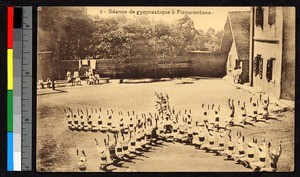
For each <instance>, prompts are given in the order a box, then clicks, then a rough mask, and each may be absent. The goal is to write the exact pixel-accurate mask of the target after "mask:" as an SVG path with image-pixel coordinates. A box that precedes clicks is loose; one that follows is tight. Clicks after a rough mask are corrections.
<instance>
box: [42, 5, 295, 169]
mask: <svg viewBox="0 0 300 177" xmlns="http://www.w3.org/2000/svg"><path fill="white" fill-rule="evenodd" d="M37 31H38V33H37V40H38V46H37V52H38V53H37V57H38V58H37V78H36V79H37V85H36V88H37V140H36V142H37V145H36V149H37V154H36V156H37V162H36V163H37V168H36V169H37V171H39V172H291V171H294V151H295V149H294V148H295V139H294V132H295V117H294V99H295V60H296V58H295V34H296V31H295V8H294V7H287V6H285V7H279V6H255V7H221V6H219V7H213V6H212V7H201V6H199V7H170V6H168V7H157V6H156V7H128V6H127V7H107V6H105V7H100V6H99V7H95V6H93V7H89V6H86V7H74V6H73V7H67V6H63V7H57V6H56V7H51V6H40V7H38V30H37Z"/></svg>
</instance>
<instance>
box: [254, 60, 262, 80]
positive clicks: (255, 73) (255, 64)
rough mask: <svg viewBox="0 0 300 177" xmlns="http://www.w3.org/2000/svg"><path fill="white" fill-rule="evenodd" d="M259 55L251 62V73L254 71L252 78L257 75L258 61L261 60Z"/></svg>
mask: <svg viewBox="0 0 300 177" xmlns="http://www.w3.org/2000/svg"><path fill="white" fill-rule="evenodd" d="M261 59H262V58H261V55H257V56H256V57H255V58H254V61H253V71H254V76H257V75H259V65H260V60H261Z"/></svg>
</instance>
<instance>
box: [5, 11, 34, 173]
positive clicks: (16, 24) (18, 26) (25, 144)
mask: <svg viewBox="0 0 300 177" xmlns="http://www.w3.org/2000/svg"><path fill="white" fill-rule="evenodd" d="M24 14H26V15H24ZM24 22H25V23H24ZM31 25H32V8H31V7H8V8H7V152H8V153H7V170H8V171H23V170H31V151H32V150H31V147H32V146H31V142H32V139H31V138H32V134H31V133H32V128H31V127H32V125H31V122H32V121H31V120H32V119H31V116H32V115H31V106H32V103H31V96H32V90H31V88H32V87H31V84H32V76H31V72H32V68H31V67H32V63H31V62H32V28H31ZM28 64H29V65H30V66H27V65H28ZM24 75H26V78H25V79H24ZM24 84H25V85H24ZM28 85H29V86H28ZM24 90H25V92H24ZM26 94H27V95H26ZM27 97H30V98H27ZM25 104H26V105H25ZM28 109H30V111H27V110H28ZM28 112H29V113H30V114H29V115H28ZM23 124H27V125H25V126H24V125H23ZM23 136H24V137H23Z"/></svg>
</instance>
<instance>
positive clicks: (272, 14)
mask: <svg viewBox="0 0 300 177" xmlns="http://www.w3.org/2000/svg"><path fill="white" fill-rule="evenodd" d="M275 22H276V8H275V7H269V11H268V25H270V27H271V26H272V25H274V24H275Z"/></svg>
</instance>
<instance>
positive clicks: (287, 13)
mask: <svg viewBox="0 0 300 177" xmlns="http://www.w3.org/2000/svg"><path fill="white" fill-rule="evenodd" d="M283 12H284V14H283V19H284V20H283V26H284V30H283V46H282V47H283V56H282V85H281V90H282V92H281V98H283V99H288V100H294V99H295V67H296V66H295V60H296V53H295V46H296V44H295V8H294V7H284V9H283Z"/></svg>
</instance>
